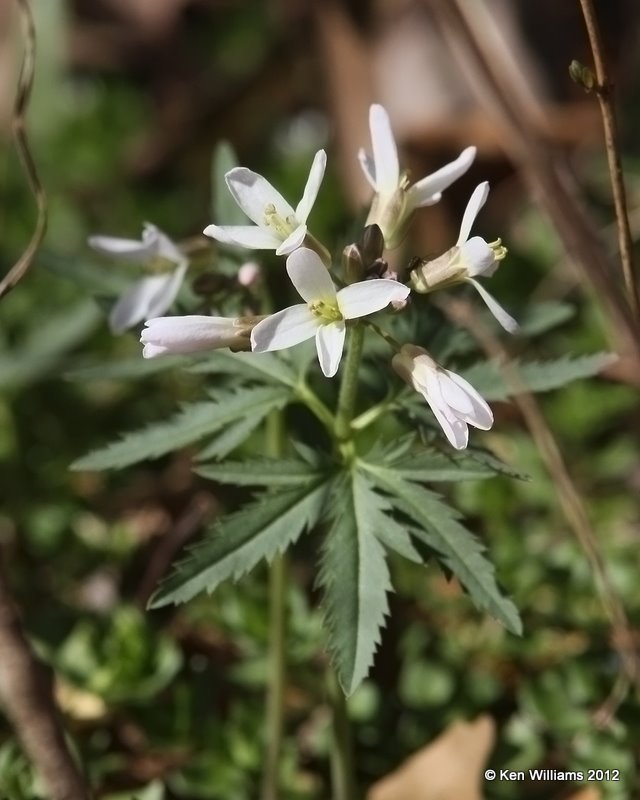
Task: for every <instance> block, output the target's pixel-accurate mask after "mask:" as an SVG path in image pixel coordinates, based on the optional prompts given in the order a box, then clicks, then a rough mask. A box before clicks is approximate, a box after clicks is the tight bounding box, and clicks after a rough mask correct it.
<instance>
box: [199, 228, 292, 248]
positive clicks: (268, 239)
mask: <svg viewBox="0 0 640 800" xmlns="http://www.w3.org/2000/svg"><path fill="white" fill-rule="evenodd" d="M203 233H204V235H205V236H210V237H211V238H212V239H217V240H218V241H219V242H223V243H224V244H236V245H239V246H240V247H247V248H249V249H250V250H275V249H276V248H277V247H279V246H280V245H281V244H282V240H281V239H279V238H278V237H277V236H275V235H274V234H273V233H271V231H267V230H265V229H264V228H259V227H257V226H256V225H207V227H206V228H205V229H204V231H203Z"/></svg>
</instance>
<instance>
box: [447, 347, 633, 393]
mask: <svg viewBox="0 0 640 800" xmlns="http://www.w3.org/2000/svg"><path fill="white" fill-rule="evenodd" d="M617 358H618V357H617V356H616V355H613V354H612V353H594V354H592V355H588V356H578V357H576V358H574V357H573V356H565V357H564V358H558V359H556V360H554V361H532V362H529V363H518V362H517V361H516V362H514V364H513V366H514V367H515V368H516V369H517V370H518V375H519V377H520V380H521V381H522V383H523V384H524V385H525V386H526V387H527V389H529V391H531V392H548V391H550V390H551V389H558V388H559V387H560V386H565V385H566V384H567V383H571V382H572V381H575V380H578V379H579V378H589V377H591V376H592V375H597V374H598V372H600V371H601V370H603V369H604V368H605V367H607V366H609V365H610V364H613V363H614V362H615V361H616V360H617ZM461 374H462V376H463V377H464V378H465V380H468V381H469V383H470V384H471V385H472V386H473V387H475V389H476V390H477V391H478V392H480V394H481V395H482V396H483V397H484V398H485V399H486V400H506V399H507V398H508V397H510V396H511V395H513V394H516V393H517V392H515V391H514V390H513V388H511V387H510V386H509V385H508V384H507V382H506V381H505V378H504V377H503V374H502V370H501V368H500V366H499V365H498V364H496V363H495V362H493V361H485V362H482V363H480V364H474V365H473V366H472V367H470V368H469V369H467V370H465V371H464V372H462V373H461Z"/></svg>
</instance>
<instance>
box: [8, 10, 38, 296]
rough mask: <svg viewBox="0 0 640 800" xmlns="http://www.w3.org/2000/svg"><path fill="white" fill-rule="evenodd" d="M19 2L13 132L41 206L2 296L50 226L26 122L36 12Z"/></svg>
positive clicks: (25, 267) (24, 268)
mask: <svg viewBox="0 0 640 800" xmlns="http://www.w3.org/2000/svg"><path fill="white" fill-rule="evenodd" d="M17 2H18V5H19V7H20V16H21V18H22V27H23V29H24V41H25V46H24V57H23V60H22V67H21V69H20V77H19V79H18V91H17V93H16V100H15V105H14V109H13V120H12V125H13V136H14V139H15V141H16V147H17V150H18V155H19V156H20V160H21V161H22V166H23V167H24V171H25V175H26V176H27V182H28V183H29V187H30V189H31V192H32V193H33V196H34V198H35V201H36V205H37V207H38V219H37V221H36V227H35V229H34V231H33V234H32V236H31V241H30V242H29V244H28V245H27V247H26V249H25V250H24V252H23V253H22V255H21V256H20V258H19V259H18V260H17V261H16V263H15V264H14V265H13V266H12V267H11V269H10V270H9V272H8V273H7V275H5V277H4V278H3V279H2V281H0V299H2V297H4V295H6V294H8V293H9V292H10V291H11V290H12V289H13V288H14V287H15V286H16V284H17V283H18V281H20V280H21V279H22V278H23V277H24V275H25V274H26V273H27V272H28V270H29V268H30V267H31V265H32V264H33V260H34V259H35V257H36V253H37V252H38V248H39V247H40V244H41V243H42V240H43V239H44V235H45V233H46V230H47V196H46V194H45V191H44V188H43V186H42V183H41V182H40V178H39V177H38V170H37V168H36V165H35V161H34V160H33V156H32V155H31V149H30V147H29V138H28V136H27V129H26V124H25V116H26V113H27V109H28V107H29V98H30V97H31V89H32V88H33V79H34V75H35V63H36V30H35V26H34V24H33V15H32V13H31V7H30V5H29V0H17Z"/></svg>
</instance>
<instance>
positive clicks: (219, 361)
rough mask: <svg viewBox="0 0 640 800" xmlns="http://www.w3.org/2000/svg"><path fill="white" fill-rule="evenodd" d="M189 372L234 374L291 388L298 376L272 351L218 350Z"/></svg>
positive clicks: (248, 379) (246, 378)
mask: <svg viewBox="0 0 640 800" xmlns="http://www.w3.org/2000/svg"><path fill="white" fill-rule="evenodd" d="M190 372H197V373H206V374H213V375H217V374H220V375H234V376H235V377H237V378H240V379H244V380H246V381H251V382H256V383H269V384H272V383H282V384H284V385H285V386H289V387H291V388H293V387H294V386H295V385H296V384H297V382H298V378H297V376H296V373H295V372H294V370H293V369H292V368H291V367H290V366H289V364H287V362H286V361H284V360H283V359H282V358H280V357H279V356H277V355H275V354H274V353H232V352H231V351H230V350H219V351H217V352H216V353H214V354H213V355H212V356H210V357H209V358H208V359H207V360H206V361H203V362H202V363H200V364H196V365H195V366H194V367H192V368H191V370H190Z"/></svg>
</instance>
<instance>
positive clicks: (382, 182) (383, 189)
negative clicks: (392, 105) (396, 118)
mask: <svg viewBox="0 0 640 800" xmlns="http://www.w3.org/2000/svg"><path fill="white" fill-rule="evenodd" d="M369 128H370V130H371V144H372V146H373V161H374V164H375V179H376V191H377V192H378V193H383V194H386V193H387V192H389V193H391V192H394V191H395V190H396V189H397V188H398V182H399V180H400V165H399V163H398V148H397V147H396V141H395V139H394V138H393V132H392V130H391V123H390V122H389V115H388V114H387V112H386V111H385V109H384V108H383V107H382V106H380V105H377V104H374V105H372V106H371V108H370V109H369Z"/></svg>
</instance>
